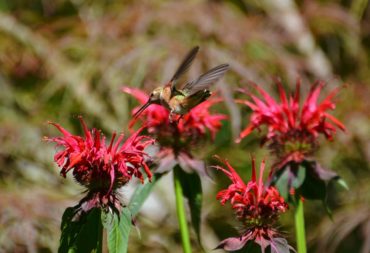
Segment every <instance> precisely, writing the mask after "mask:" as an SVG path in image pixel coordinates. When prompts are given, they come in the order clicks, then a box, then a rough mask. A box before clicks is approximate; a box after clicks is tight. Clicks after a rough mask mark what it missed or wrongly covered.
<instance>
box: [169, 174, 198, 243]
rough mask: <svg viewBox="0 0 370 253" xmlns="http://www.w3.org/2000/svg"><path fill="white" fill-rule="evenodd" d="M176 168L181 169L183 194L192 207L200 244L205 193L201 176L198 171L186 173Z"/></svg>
mask: <svg viewBox="0 0 370 253" xmlns="http://www.w3.org/2000/svg"><path fill="white" fill-rule="evenodd" d="M175 169H178V171H179V174H180V183H181V186H182V189H183V194H184V197H185V198H187V200H188V204H189V207H190V214H191V223H192V225H193V228H194V230H195V233H196V235H197V239H198V242H199V245H201V240H200V224H201V210H202V200H203V195H202V184H201V180H200V177H199V175H198V173H186V172H185V171H184V170H182V169H181V168H179V167H177V168H175Z"/></svg>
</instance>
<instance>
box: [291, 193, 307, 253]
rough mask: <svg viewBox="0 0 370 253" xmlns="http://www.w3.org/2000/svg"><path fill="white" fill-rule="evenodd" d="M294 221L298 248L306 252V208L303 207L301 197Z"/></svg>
mask: <svg viewBox="0 0 370 253" xmlns="http://www.w3.org/2000/svg"><path fill="white" fill-rule="evenodd" d="M294 221H295V233H296V240H297V249H298V253H306V252H307V247H306V233H305V225H304V208H303V201H302V199H301V198H300V199H299V200H298V203H297V207H296V209H295V213H294Z"/></svg>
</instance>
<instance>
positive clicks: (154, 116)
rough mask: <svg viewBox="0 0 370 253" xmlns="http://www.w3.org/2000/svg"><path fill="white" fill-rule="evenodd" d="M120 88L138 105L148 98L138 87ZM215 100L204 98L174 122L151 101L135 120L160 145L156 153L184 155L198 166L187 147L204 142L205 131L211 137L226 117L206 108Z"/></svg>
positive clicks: (176, 157) (166, 112)
mask: <svg viewBox="0 0 370 253" xmlns="http://www.w3.org/2000/svg"><path fill="white" fill-rule="evenodd" d="M122 91H123V92H125V93H127V94H130V95H132V96H134V97H135V98H136V99H137V100H138V101H139V102H140V103H141V104H144V103H146V102H147V101H148V95H147V94H145V93H144V92H143V91H141V90H139V89H135V88H130V87H123V88H122ZM218 102H220V99H218V98H211V99H208V100H206V101H204V102H202V103H201V104H200V105H198V106H196V107H194V108H193V109H192V110H190V112H188V113H187V114H185V115H184V116H183V118H182V119H181V120H179V121H178V122H170V120H169V111H168V109H166V108H165V107H163V106H161V105H156V104H152V105H150V106H149V107H148V108H147V109H146V110H145V111H144V112H143V113H142V114H141V115H140V117H139V119H140V120H141V121H142V122H143V124H145V125H146V126H147V129H148V132H149V133H150V134H151V135H153V136H154V137H155V138H156V140H157V142H158V143H159V144H160V148H161V150H162V152H160V153H159V154H160V155H161V157H162V158H163V154H169V155H170V156H171V157H173V158H174V159H175V160H176V159H177V160H179V159H182V157H186V158H187V159H183V160H186V161H188V162H186V163H187V164H191V163H193V164H197V165H199V161H197V160H194V159H193V158H192V156H191V154H190V152H189V150H190V147H191V146H193V145H197V144H199V143H200V142H202V141H205V140H206V139H207V134H208V133H209V134H210V135H211V138H212V139H214V138H215V136H216V133H217V131H218V130H219V129H220V128H221V126H222V123H221V121H222V120H224V119H226V118H227V116H226V115H223V114H212V113H211V112H210V111H209V109H210V107H211V106H213V105H214V104H216V103H218ZM138 109H139V108H138V107H137V108H135V109H134V110H133V113H135V112H136V111H137V110H138ZM131 125H132V123H131ZM189 159H190V160H192V161H190V160H189ZM184 163H185V162H184ZM198 167H199V166H198ZM195 170H198V169H195ZM198 171H199V170H198Z"/></svg>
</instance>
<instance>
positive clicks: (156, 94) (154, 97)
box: [134, 87, 163, 119]
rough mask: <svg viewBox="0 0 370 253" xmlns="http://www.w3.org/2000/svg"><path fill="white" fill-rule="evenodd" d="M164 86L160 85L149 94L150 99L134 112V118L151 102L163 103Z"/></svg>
mask: <svg viewBox="0 0 370 253" xmlns="http://www.w3.org/2000/svg"><path fill="white" fill-rule="evenodd" d="M162 91H163V88H162V87H158V88H155V89H154V90H153V91H152V92H151V93H150V95H149V98H148V101H147V102H146V103H145V104H143V105H142V106H141V107H140V108H139V110H137V111H136V113H135V114H134V119H136V118H137V117H139V115H140V114H141V113H142V112H143V111H144V110H145V109H146V108H147V107H148V106H149V105H151V104H160V103H161V95H162Z"/></svg>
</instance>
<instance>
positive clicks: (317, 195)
mask: <svg viewBox="0 0 370 253" xmlns="http://www.w3.org/2000/svg"><path fill="white" fill-rule="evenodd" d="M300 192H301V194H302V196H303V197H304V198H306V199H319V200H323V201H325V199H326V182H325V181H323V180H321V179H319V178H318V177H317V176H316V175H315V174H314V173H313V172H312V170H310V171H308V173H307V176H306V180H305V181H304V182H303V184H302V186H301V187H300Z"/></svg>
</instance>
